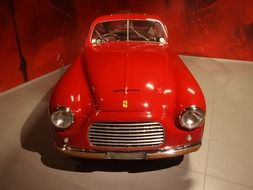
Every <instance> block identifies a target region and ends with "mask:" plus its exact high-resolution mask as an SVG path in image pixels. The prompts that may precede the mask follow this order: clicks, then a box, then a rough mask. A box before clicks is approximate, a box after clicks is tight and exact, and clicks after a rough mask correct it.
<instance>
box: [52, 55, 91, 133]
mask: <svg viewBox="0 0 253 190" xmlns="http://www.w3.org/2000/svg"><path fill="white" fill-rule="evenodd" d="M92 105H93V101H92V97H91V93H90V88H89V84H88V82H87V77H86V76H85V72H84V69H83V67H82V63H81V58H80V57H79V58H78V59H77V60H76V61H75V62H74V63H73V64H72V65H71V66H70V67H69V68H68V70H67V71H66V72H65V73H64V75H63V76H62V78H61V79H60V80H59V81H58V83H57V84H56V86H55V88H54V91H53V93H52V96H51V101H50V106H49V111H50V113H52V111H53V110H54V109H55V108H56V107H58V106H64V107H68V108H70V109H71V110H72V112H73V113H74V121H75V122H74V124H73V126H71V127H70V128H69V129H68V130H66V131H68V133H71V132H74V131H75V130H76V129H77V128H78V127H81V124H82V123H83V121H84V120H85V119H86V118H87V116H88V114H89V112H90V110H91V108H92ZM62 133H64V131H63V132H62Z"/></svg>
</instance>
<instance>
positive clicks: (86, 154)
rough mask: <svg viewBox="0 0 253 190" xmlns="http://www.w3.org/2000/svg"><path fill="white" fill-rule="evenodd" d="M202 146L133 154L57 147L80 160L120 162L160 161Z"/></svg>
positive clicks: (185, 146)
mask: <svg viewBox="0 0 253 190" xmlns="http://www.w3.org/2000/svg"><path fill="white" fill-rule="evenodd" d="M200 146H201V141H200V142H198V143H194V144H187V145H182V146H175V147H168V148H164V149H161V150H156V151H133V152H115V151H108V152H102V151H89V150H85V149H79V148H72V147H69V146H67V145H63V146H57V145H56V149H57V150H58V151H60V152H62V153H64V154H67V155H69V156H73V157H79V158H90V159H119V160H138V159H147V160H152V159H159V158H169V157H176V156H181V155H184V154H188V153H191V152H194V151H197V150H198V149H199V148H200Z"/></svg>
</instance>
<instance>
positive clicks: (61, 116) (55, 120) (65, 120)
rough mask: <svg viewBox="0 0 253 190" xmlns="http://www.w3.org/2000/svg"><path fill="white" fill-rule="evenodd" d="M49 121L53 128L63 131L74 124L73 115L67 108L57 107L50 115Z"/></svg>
mask: <svg viewBox="0 0 253 190" xmlns="http://www.w3.org/2000/svg"><path fill="white" fill-rule="evenodd" d="M50 119H51V123H52V124H53V125H54V126H55V128H57V129H60V130H64V129H68V128H69V127H70V126H71V125H72V124H73V123H74V113H73V112H72V110H71V109H70V108H68V107H63V106H58V107H56V108H55V109H54V110H53V112H52V113H51V116H50Z"/></svg>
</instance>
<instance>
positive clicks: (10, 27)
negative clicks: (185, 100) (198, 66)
mask: <svg viewBox="0 0 253 190" xmlns="http://www.w3.org/2000/svg"><path fill="white" fill-rule="evenodd" d="M118 12H143V13H152V14H158V15H160V16H162V17H163V18H164V19H165V20H166V22H167V26H168V29H169V33H170V43H171V46H172V47H173V49H174V50H175V51H177V52H178V53H180V54H187V55H200V56H207V57H220V58H229V59H239V60H250V61H253V53H252V52H253V14H252V12H253V1H252V0H240V1H239V0H89V1H88V0H26V1H22V0H2V1H0V91H4V90H6V89H9V88H11V87H14V86H16V85H18V84H21V83H23V82H24V81H26V80H32V79H34V78H36V77H38V76H41V75H43V74H46V73H48V72H50V71H53V70H55V69H57V68H59V67H61V66H63V65H66V64H69V63H71V62H72V61H73V59H74V58H75V56H76V55H77V54H78V52H80V48H81V46H82V44H83V42H84V41H85V36H86V34H87V31H88V28H89V25H90V23H91V21H92V20H93V19H94V18H96V17H97V16H99V15H103V14H111V13H118ZM15 23H16V30H15ZM16 34H17V35H16ZM16 36H17V38H16ZM19 42H20V43H19Z"/></svg>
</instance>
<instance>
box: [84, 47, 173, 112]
mask: <svg viewBox="0 0 253 190" xmlns="http://www.w3.org/2000/svg"><path fill="white" fill-rule="evenodd" d="M168 48H169V47H168V46H167V45H158V44H151V43H139V44H138V43H120V42H115V43H108V44H101V45H97V46H93V47H92V48H88V49H86V51H85V65H86V70H87V74H88V78H89V82H90V84H91V89H92V91H93V97H94V100H95V105H96V106H97V107H98V109H100V110H105V111H106V110H108V111H124V110H128V111H152V110H154V109H160V108H163V109H165V108H167V107H168V106H174V104H175V76H174V75H175V74H174V73H175V72H174V69H175V68H174V64H175V63H174V62H175V61H174V58H173V56H174V54H172V53H171V52H170V51H169V49H168Z"/></svg>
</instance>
